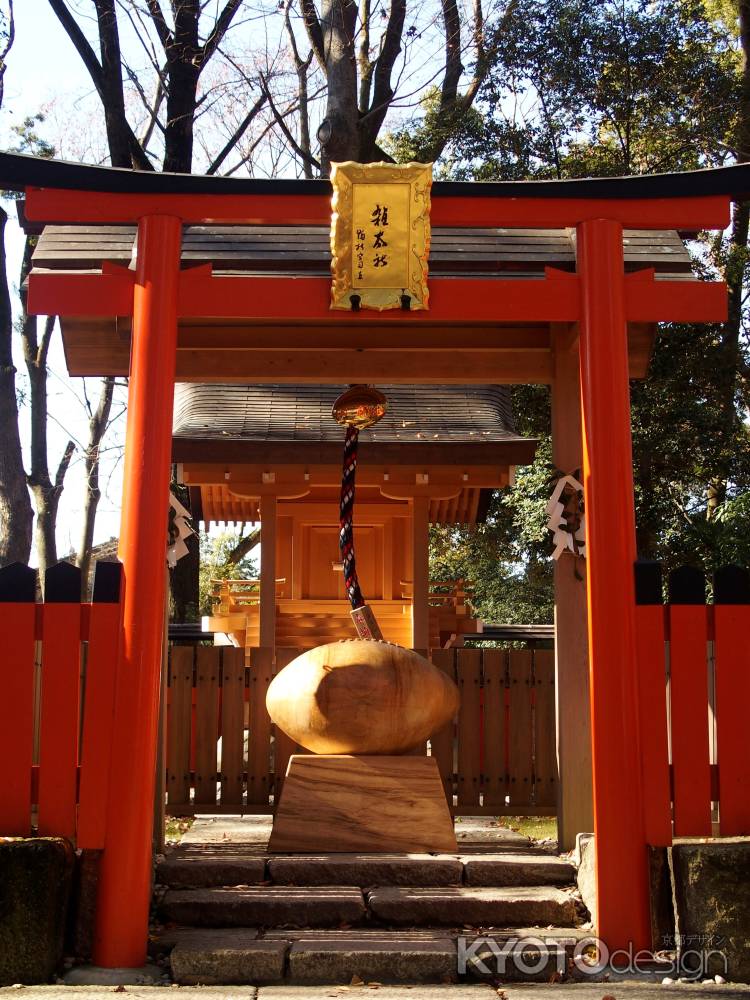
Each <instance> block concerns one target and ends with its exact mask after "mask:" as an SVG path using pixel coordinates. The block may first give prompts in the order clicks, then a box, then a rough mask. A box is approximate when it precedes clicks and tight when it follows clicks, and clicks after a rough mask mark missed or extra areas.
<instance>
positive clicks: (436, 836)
mask: <svg viewBox="0 0 750 1000" xmlns="http://www.w3.org/2000/svg"><path fill="white" fill-rule="evenodd" d="M268 847H269V850H270V851H275V852H286V851H292V852H307V851H325V852H327V853H330V852H332V851H346V852H349V851H365V852H371V853H377V852H379V851H404V852H409V853H416V852H420V853H423V852H429V851H447V852H454V853H455V851H456V850H457V846H456V835H455V833H454V831H453V819H452V817H451V814H450V811H449V809H448V803H447V802H446V800H445V793H444V791H443V783H442V781H441V778H440V772H439V771H438V767H437V761H436V760H435V759H434V758H433V757H385V756H384V757H376V756H367V757H358V756H353V755H349V754H295V755H294V756H292V757H290V758H289V767H288V768H287V773H286V778H285V780H284V787H283V789H282V792H281V801H280V802H279V807H278V809H277V811H276V816H275V817H274V821H273V830H272V832H271V839H270V841H269V845H268Z"/></svg>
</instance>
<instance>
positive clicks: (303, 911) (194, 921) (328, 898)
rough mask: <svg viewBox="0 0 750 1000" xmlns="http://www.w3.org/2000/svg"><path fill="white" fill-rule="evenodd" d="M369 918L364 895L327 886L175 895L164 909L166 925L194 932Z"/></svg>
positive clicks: (170, 893)
mask: <svg viewBox="0 0 750 1000" xmlns="http://www.w3.org/2000/svg"><path fill="white" fill-rule="evenodd" d="M365 912H366V909H365V901H364V898H363V896H362V891H361V890H360V889H358V888H348V887H344V888H338V887H326V886H319V887H316V888H301V889H300V888H295V887H291V886H248V887H247V888H241V889H223V888H222V889H170V890H168V891H167V892H166V893H165V894H164V897H163V899H162V901H161V903H160V906H159V913H160V915H161V917H162V918H163V919H164V920H168V921H173V922H174V923H178V924H187V925H190V926H194V927H254V926H257V925H261V926H263V927H335V926H337V925H339V924H356V923H358V922H359V921H360V920H362V919H363V918H364V916H365Z"/></svg>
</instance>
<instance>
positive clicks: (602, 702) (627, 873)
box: [577, 219, 651, 949]
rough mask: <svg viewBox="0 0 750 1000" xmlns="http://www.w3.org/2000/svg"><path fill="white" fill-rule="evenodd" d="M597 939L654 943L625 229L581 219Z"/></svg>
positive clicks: (616, 945)
mask: <svg viewBox="0 0 750 1000" xmlns="http://www.w3.org/2000/svg"><path fill="white" fill-rule="evenodd" d="M577 232H578V272H579V274H580V278H581V320H580V365H581V416H582V424H583V475H584V489H585V502H586V577H587V587H588V633H589V670H590V697H591V739H592V749H593V761H594V769H593V782H594V831H595V833H596V849H597V857H596V875H597V901H598V902H597V909H598V912H597V914H596V919H595V926H596V928H597V934H598V936H599V937H600V938H601V939H602V940H603V941H604V942H605V944H607V945H608V947H610V948H623V947H625V946H626V945H627V943H628V942H632V944H633V945H634V947H635V948H637V949H640V948H647V947H650V944H651V933H650V924H649V900H648V872H647V854H646V838H645V830H644V819H643V799H642V795H641V758H640V745H639V732H638V709H637V684H636V682H637V678H636V648H635V585H634V579H633V565H634V563H635V555H636V547H635V509H634V500H633V455H632V442H631V434H630V384H629V370H628V341H627V327H626V310H625V269H624V261H623V249H622V225H621V223H619V222H614V221H611V220H607V219H593V220H590V221H586V222H582V223H579V225H578V227H577Z"/></svg>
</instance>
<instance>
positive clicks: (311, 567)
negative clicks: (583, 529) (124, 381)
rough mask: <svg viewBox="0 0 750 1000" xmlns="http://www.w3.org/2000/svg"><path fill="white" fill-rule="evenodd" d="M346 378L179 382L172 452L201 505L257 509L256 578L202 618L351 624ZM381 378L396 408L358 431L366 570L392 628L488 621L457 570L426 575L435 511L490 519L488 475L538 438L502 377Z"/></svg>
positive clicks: (431, 630)
mask: <svg viewBox="0 0 750 1000" xmlns="http://www.w3.org/2000/svg"><path fill="white" fill-rule="evenodd" d="M343 388H344V387H343V386H341V387H337V386H330V385H327V386H326V385H324V386H315V385H211V384H203V385H200V384H182V385H178V386H177V389H176V393H175V417H174V430H173V458H174V460H175V462H176V463H177V470H178V471H177V475H178V478H179V479H180V480H181V481H182V482H184V483H185V484H186V485H188V486H189V487H190V500H191V510H192V512H193V514H194V517H195V518H196V520H199V521H203V522H205V523H206V524H211V523H212V522H217V521H218V522H238V521H252V522H255V521H260V522H261V538H262V542H261V544H262V546H263V550H262V556H263V558H262V565H261V578H260V581H259V585H256V584H253V583H251V584H247V583H244V582H243V581H236V582H232V581H225V583H224V584H223V585H219V586H218V587H217V591H218V593H217V601H216V607H215V610H214V613H213V615H212V616H211V618H210V619H208V621H207V625H208V627H209V628H210V629H211V630H212V631H217V632H224V633H228V634H229V635H231V636H232V638H233V641H234V642H235V643H237V644H238V645H242V646H245V647H251V646H262V647H269V646H274V645H277V646H286V647H292V648H299V649H307V648H310V647H312V646H317V645H321V644H322V643H324V642H331V641H335V640H337V639H344V638H350V637H352V636H353V635H354V634H355V633H354V630H353V626H352V622H351V617H350V615H349V605H348V602H347V601H346V600H345V593H344V581H343V573H342V565H341V562H340V558H341V557H340V554H339V523H338V517H339V493H340V480H341V448H342V440H341V439H342V435H341V429H340V427H339V426H338V424H336V423H335V421H334V420H333V417H332V416H331V407H332V405H333V402H334V400H335V399H336V396H337V395H338V393H339V391H340V390H343ZM381 389H382V390H383V391H384V393H385V395H386V397H387V399H388V412H387V414H386V416H385V417H384V418H383V420H381V421H380V423H378V424H377V425H376V426H375V427H374V428H372V430H370V431H368V432H366V433H364V434H363V435H362V440H361V442H360V455H359V463H358V464H359V468H358V473H357V503H356V539H357V564H358V569H359V575H360V581H361V583H362V587H363V590H364V593H365V594H366V595H367V599H368V603H369V604H370V605H371V606H372V608H373V610H374V611H375V614H376V617H377V620H378V622H379V624H380V627H381V629H382V630H383V635H384V637H385V638H386V639H388V640H389V641H391V642H396V643H399V644H400V645H403V646H411V647H412V648H414V649H428V648H436V647H441V646H442V647H444V646H447V645H449V644H451V643H455V642H456V641H460V637H461V636H462V635H463V634H466V633H475V632H478V631H479V630H481V623H480V622H478V621H477V620H476V619H475V618H473V617H472V615H471V613H470V611H469V609H468V607H467V606H466V602H465V593H463V592H462V591H461V590H460V589H459V591H458V592H456V590H455V588H454V587H453V586H452V583H453V582H452V581H448V582H446V581H432V583H433V586H432V587H431V586H430V581H429V579H428V572H427V565H428V526H429V525H430V524H442V525H475V524H476V523H477V522H481V521H482V520H484V517H485V515H486V511H487V508H488V505H489V501H490V494H491V491H492V490H494V489H500V488H501V487H503V486H507V485H508V483H509V482H510V481H511V479H512V477H513V474H514V471H515V467H516V465H523V464H527V463H528V462H530V461H531V460H532V458H533V455H534V451H535V442H533V441H529V440H527V439H525V438H523V437H520V436H519V435H518V434H516V432H515V429H514V426H513V416H512V412H511V405H510V393H509V391H508V389H507V388H505V387H504V386H471V385H469V386H460V385H446V386H418V385H417V386H404V385H386V386H381ZM269 566H272V567H273V580H271V579H268V580H267V579H266V576H267V575H268V574H269V573H270V572H271V571H270V570H269V568H268V567H269ZM447 584H450V586H448V585H447ZM269 605H270V606H269Z"/></svg>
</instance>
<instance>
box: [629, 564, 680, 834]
mask: <svg viewBox="0 0 750 1000" xmlns="http://www.w3.org/2000/svg"><path fill="white" fill-rule="evenodd" d="M635 603H636V608H635V620H636V625H637V628H636V652H637V656H638V662H637V673H638V708H639V711H640V716H641V719H643V720H644V725H642V726H641V727H640V730H641V780H642V781H643V822H644V827H645V834H646V843H648V844H650V845H652V846H653V847H668V846H669V845H670V844H671V843H672V809H671V802H672V796H671V792H670V787H669V742H668V728H667V727H668V722H667V673H666V650H665V634H664V614H665V612H664V598H663V596H662V577H661V567H660V566H659V564H658V563H656V562H650V561H646V560H640V561H638V562H637V563H636V564H635Z"/></svg>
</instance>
